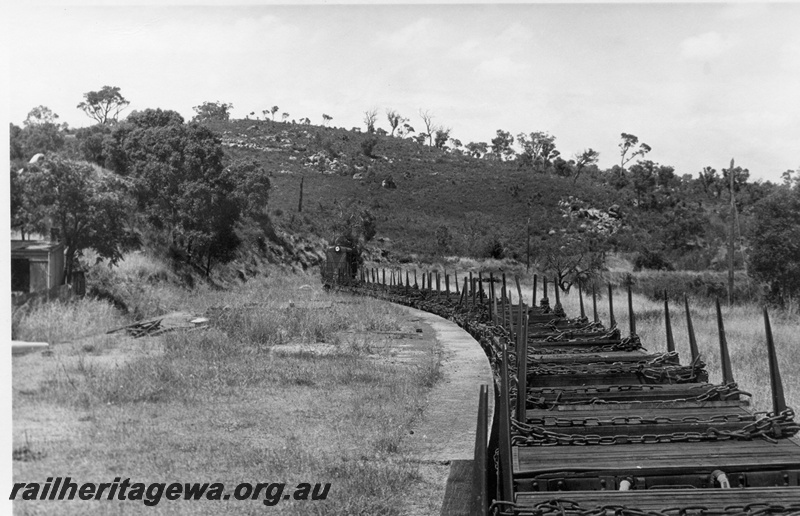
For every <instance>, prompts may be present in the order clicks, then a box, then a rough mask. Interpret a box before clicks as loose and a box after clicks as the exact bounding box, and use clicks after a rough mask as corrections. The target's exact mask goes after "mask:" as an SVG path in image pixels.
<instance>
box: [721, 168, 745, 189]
mask: <svg viewBox="0 0 800 516" xmlns="http://www.w3.org/2000/svg"><path fill="white" fill-rule="evenodd" d="M730 178H731V171H730V169H729V168H723V169H722V183H723V184H724V185H725V189H726V190H728V191H730V189H731V179H730ZM749 178H750V171H749V170H747V169H746V168H742V167H734V169H733V191H734V193H738V192H739V191H740V190H741V189H742V188H744V186H745V185H746V184H747V180H748V179H749Z"/></svg>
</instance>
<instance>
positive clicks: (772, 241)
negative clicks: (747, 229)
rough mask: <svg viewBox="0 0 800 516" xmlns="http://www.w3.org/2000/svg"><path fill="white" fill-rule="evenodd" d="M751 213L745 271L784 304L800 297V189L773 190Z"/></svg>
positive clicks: (784, 188) (783, 187) (784, 187)
mask: <svg viewBox="0 0 800 516" xmlns="http://www.w3.org/2000/svg"><path fill="white" fill-rule="evenodd" d="M753 212H754V221H753V226H752V231H751V234H750V249H749V257H748V258H749V260H748V262H749V263H748V268H747V272H748V274H749V275H751V276H752V277H754V278H755V279H757V280H759V281H763V282H765V283H767V284H768V285H769V291H770V296H771V297H772V299H773V300H774V301H779V302H781V303H786V302H788V301H790V300H791V299H792V298H796V297H797V295H798V294H800V188H798V187H796V186H795V187H793V188H790V187H787V186H782V187H779V188H776V189H775V191H774V192H773V193H772V194H770V195H769V196H767V197H766V198H764V199H762V200H761V201H759V202H758V203H756V205H755V207H754V210H753Z"/></svg>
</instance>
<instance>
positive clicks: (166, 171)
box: [104, 109, 247, 275]
mask: <svg viewBox="0 0 800 516" xmlns="http://www.w3.org/2000/svg"><path fill="white" fill-rule="evenodd" d="M104 147H105V148H104V152H105V153H106V156H107V159H106V161H107V165H108V166H110V167H112V168H113V169H114V170H115V171H116V172H117V173H120V174H123V175H128V176H130V177H131V178H132V179H133V181H134V185H135V193H136V198H137V201H138V205H139V208H140V210H141V211H142V212H143V213H144V214H145V216H146V217H147V221H148V222H149V223H150V224H151V225H152V226H153V228H155V229H156V230H161V231H164V232H166V233H167V234H168V236H169V240H170V241H171V244H172V246H173V248H174V249H175V250H177V251H179V252H180V254H181V255H182V256H183V257H184V259H185V261H186V262H187V263H189V264H191V265H194V266H196V267H198V268H200V269H201V270H203V272H205V274H206V275H209V274H210V272H211V267H212V265H213V264H214V263H224V262H226V261H228V260H230V259H232V258H233V256H234V254H233V253H234V251H235V250H236V248H237V247H238V245H239V240H238V237H236V235H235V231H234V227H235V224H236V222H237V221H238V220H239V218H240V216H241V214H242V211H243V210H245V209H246V205H243V204H242V203H241V196H242V195H243V194H242V193H241V188H242V186H241V185H240V183H239V180H238V179H237V178H236V177H235V175H234V174H233V173H232V172H231V169H227V171H226V167H225V164H224V162H223V158H224V154H223V151H222V144H221V141H220V139H219V137H218V136H217V135H216V134H215V133H213V132H212V131H211V130H209V129H208V128H206V127H205V126H203V125H200V124H197V123H192V124H188V125H187V124H184V123H183V118H182V117H181V116H180V114H178V113H176V112H174V111H162V110H160V109H158V110H153V109H148V110H145V111H142V112H134V113H131V114H130V116H128V119H127V120H126V121H125V122H124V123H122V124H119V125H118V126H117V127H116V128H115V129H114V131H113V132H112V134H111V136H110V137H109V138H107V139H106V141H105V146H104ZM234 170H236V169H234ZM244 184H247V182H245V183H244ZM237 192H238V193H237Z"/></svg>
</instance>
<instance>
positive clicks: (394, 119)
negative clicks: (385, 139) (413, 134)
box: [386, 109, 408, 136]
mask: <svg viewBox="0 0 800 516" xmlns="http://www.w3.org/2000/svg"><path fill="white" fill-rule="evenodd" d="M386 119H387V120H388V121H389V127H391V128H392V130H391V131H390V132H389V136H394V132H395V130H397V128H398V127H399V126H400V124H402V123H403V122H408V119H407V118H403V117H402V116H400V113H398V112H397V111H395V110H394V109H387V110H386Z"/></svg>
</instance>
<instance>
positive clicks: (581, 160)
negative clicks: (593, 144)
mask: <svg viewBox="0 0 800 516" xmlns="http://www.w3.org/2000/svg"><path fill="white" fill-rule="evenodd" d="M599 159H600V153H599V152H597V151H596V150H594V149H592V148H588V149H586V150H584V151H583V152H581V153H576V154H575V176H574V177H573V179H572V182H573V183H576V182H577V181H578V177H580V175H581V173H582V172H583V169H584V168H586V167H589V166H592V165H596V164H597V160H599Z"/></svg>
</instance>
